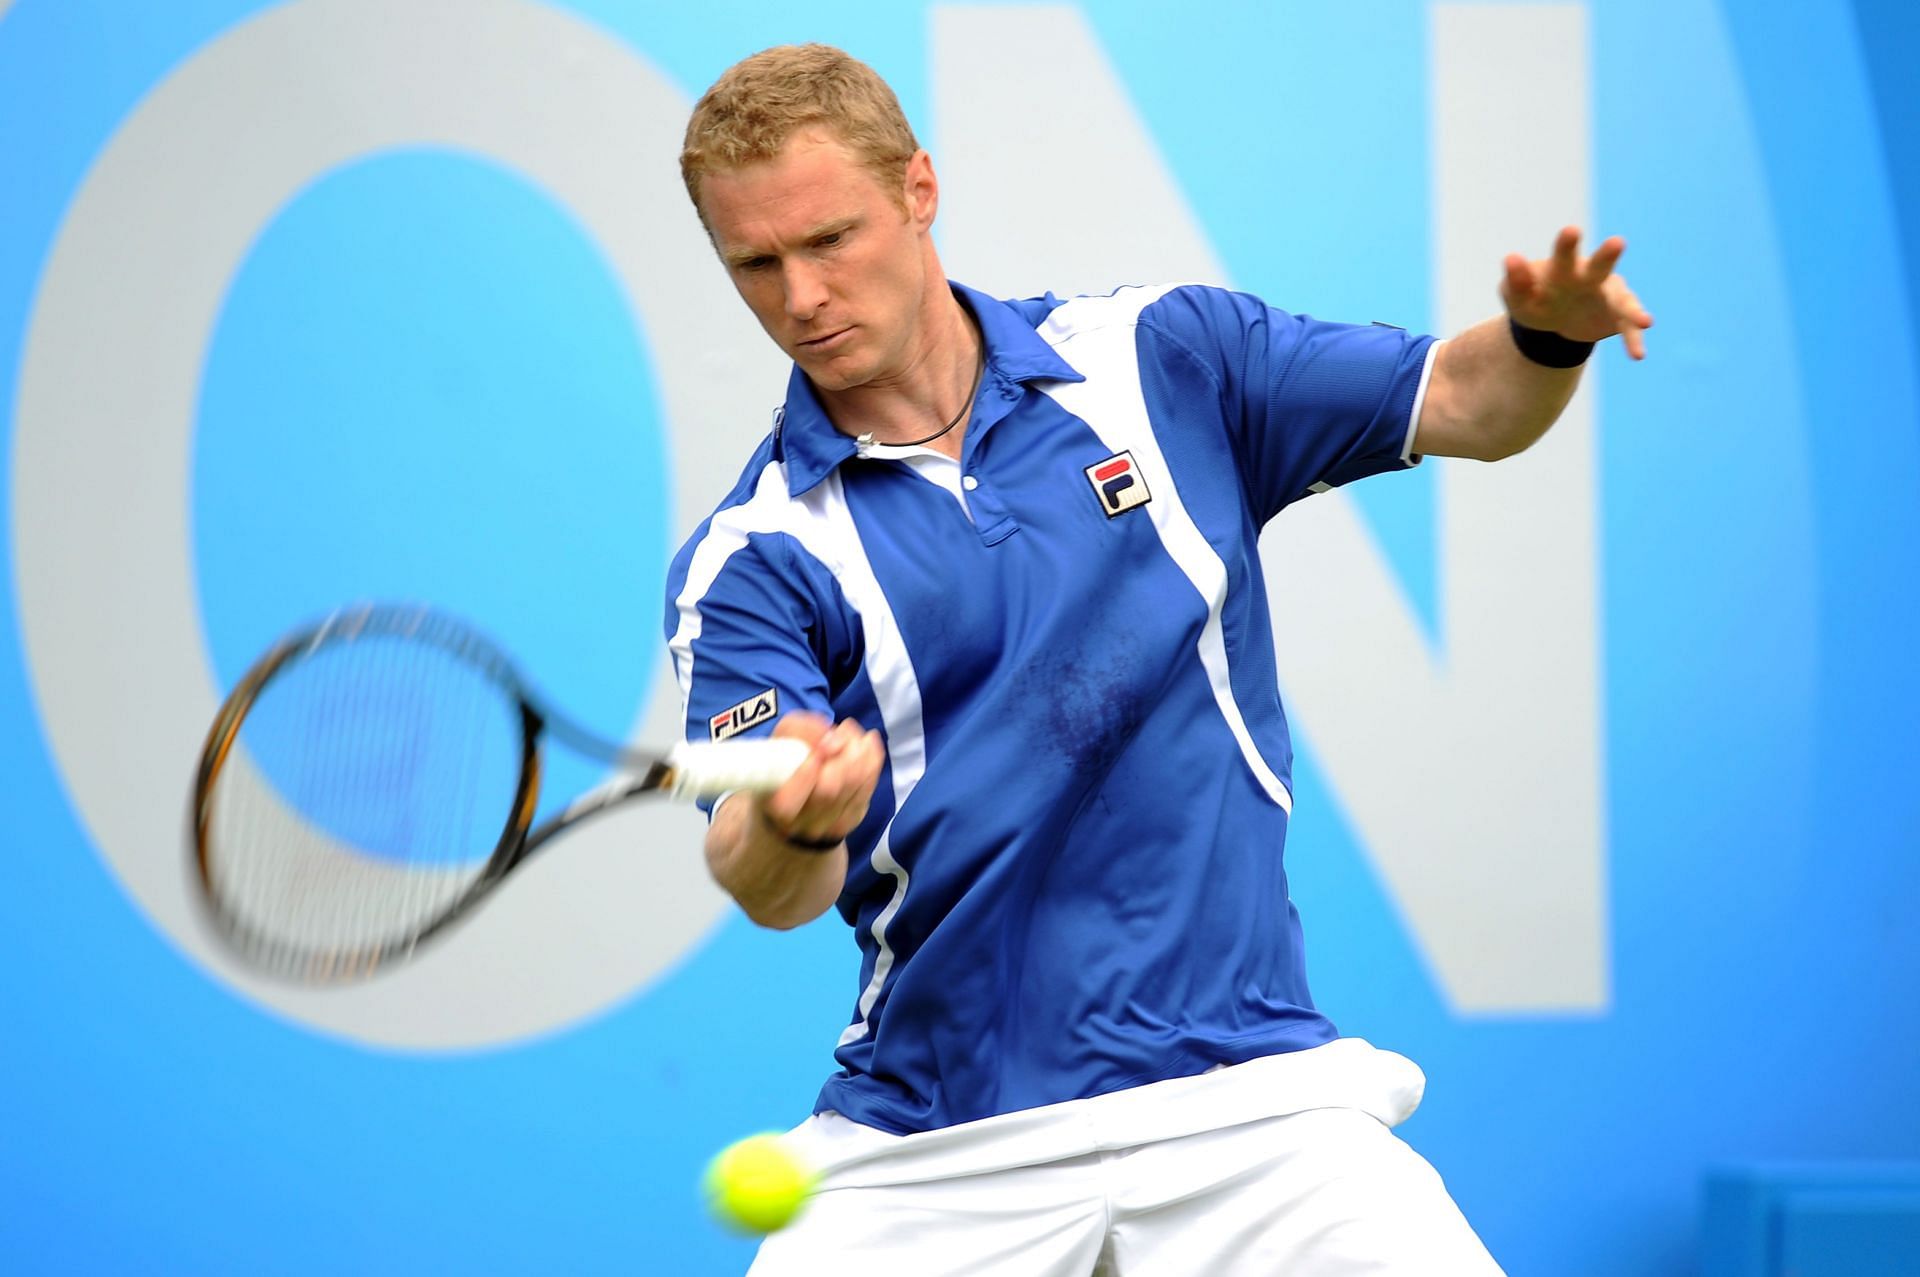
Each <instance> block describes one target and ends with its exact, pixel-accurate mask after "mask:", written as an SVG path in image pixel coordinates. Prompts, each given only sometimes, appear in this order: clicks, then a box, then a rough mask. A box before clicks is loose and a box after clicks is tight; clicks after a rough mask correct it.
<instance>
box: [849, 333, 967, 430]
mask: <svg viewBox="0 0 1920 1277" xmlns="http://www.w3.org/2000/svg"><path fill="white" fill-rule="evenodd" d="M986 371H987V338H986V334H985V333H982V334H980V357H979V359H977V360H975V361H974V368H973V389H971V390H969V391H968V392H967V400H966V402H965V403H963V404H961V405H960V411H959V412H956V413H954V414H953V420H952V421H949V422H948V423H947V424H946V425H944V426H942V427H940V428H939V429H938V430H936V431H934V432H933V433H932V434H930V435H928V436H927V437H926V438H924V439H909V440H907V442H905V443H889V444H885V445H883V446H884V447H888V448H918V447H919V446H921V445H922V444H927V443H932V442H933V441H934V440H935V439H938V438H939V437H940V436H941V435H943V434H945V433H947V431H949V430H951V429H953V428H954V427H955V426H957V425H959V424H960V423H961V422H962V421H963V420H965V419H966V416H967V412H968V411H969V410H970V409H971V408H972V407H973V401H974V398H975V396H977V395H978V394H979V393H980V378H981V377H983V376H984V375H985V374H986ZM856 442H858V443H859V445H860V446H861V447H863V448H871V447H872V446H873V435H872V434H871V433H868V434H864V435H861V436H860V437H859V439H858V440H857V441H856Z"/></svg>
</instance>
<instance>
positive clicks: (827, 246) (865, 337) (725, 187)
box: [700, 130, 946, 392]
mask: <svg viewBox="0 0 1920 1277" xmlns="http://www.w3.org/2000/svg"><path fill="white" fill-rule="evenodd" d="M902 190H904V192H905V195H906V199H907V209H906V210H905V211H903V210H902V209H901V206H900V194H901V192H900V191H897V190H896V191H889V190H887V189H886V188H885V187H884V186H883V185H882V184H881V182H880V180H879V179H878V178H877V177H876V176H875V175H874V173H873V172H872V170H870V169H868V168H867V167H866V166H864V165H862V164H861V163H860V162H859V161H858V160H856V159H855V158H854V157H853V155H852V153H851V152H849V151H848V150H847V148H846V147H845V146H844V145H843V144H842V143H840V142H839V141H838V140H837V139H835V138H834V137H832V136H831V135H830V134H828V133H827V132H825V131H824V130H803V131H801V132H800V133H797V134H795V135H794V137H793V138H791V139H790V140H789V141H788V142H787V145H786V146H785V148H783V149H782V150H781V152H780V154H779V155H777V156H775V157H774V158H773V159H771V160H766V161H764V162H761V163H758V164H750V165H747V166H746V167H744V168H738V169H727V170H722V171H720V172H715V173H709V174H707V175H706V177H705V178H703V179H702V181H701V183H700V207H701V211H702V212H703V213H704V214H705V215H706V220H707V227H708V230H709V231H710V232H711V234H712V236H713V242H714V247H715V248H716V249H718V250H719V253H720V260H721V261H722V263H724V264H725V266H726V268H727V272H728V274H729V275H731V276H732V278H733V284H734V287H735V288H737V289H739V290H740V296H741V298H742V299H743V300H745V302H746V303H747V305H748V307H749V308H751V309H752V311H753V314H754V318H756V319H758V320H759V321H760V326H761V327H762V328H765V329H766V330H767V335H768V336H769V337H771V338H773V340H774V342H775V343H776V344H778V345H779V347H780V349H782V350H784V351H785V352H786V353H787V354H788V355H789V356H791V357H792V359H793V361H794V362H795V363H797V364H799V365H800V367H801V369H802V370H803V371H804V372H805V373H806V374H807V376H808V377H809V378H811V379H812V380H813V383H814V385H815V386H817V387H819V388H820V389H821V390H824V391H829V392H831V391H839V390H847V389H851V388H854V387H857V386H870V385H885V384H888V383H889V382H892V381H894V380H896V379H898V378H900V377H901V376H902V375H903V374H904V373H905V372H906V370H907V369H908V368H910V367H911V366H912V365H913V363H914V362H915V361H916V360H917V359H918V358H919V357H920V356H921V353H922V350H921V345H920V343H921V340H922V337H923V333H922V327H921V319H922V316H923V314H924V310H925V307H926V304H927V295H928V286H929V280H928V278H927V277H928V274H929V270H928V265H929V263H930V262H931V261H932V260H933V259H932V257H931V255H930V254H929V253H928V251H927V243H926V238H925V237H926V232H927V230H928V228H929V227H930V226H931V225H932V222H933V210H934V205H935V203H936V192H935V188H934V183H933V169H932V166H931V164H930V163H928V161H927V157H926V153H925V152H924V151H923V152H921V153H919V154H918V155H916V156H914V158H913V160H912V161H910V162H909V164H908V166H907V173H906V178H905V182H904V186H903V188H902ZM933 273H935V274H937V271H935V272H933ZM932 283H933V284H935V285H936V286H937V287H939V288H940V289H942V290H944V289H945V288H946V283H945V281H944V280H934V281H932Z"/></svg>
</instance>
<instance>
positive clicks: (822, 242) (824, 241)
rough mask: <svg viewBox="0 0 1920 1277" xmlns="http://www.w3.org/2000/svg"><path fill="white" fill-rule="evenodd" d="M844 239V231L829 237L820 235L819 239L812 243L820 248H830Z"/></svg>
mask: <svg viewBox="0 0 1920 1277" xmlns="http://www.w3.org/2000/svg"><path fill="white" fill-rule="evenodd" d="M844 238H846V233H845V232H844V231H835V232H833V233H832V234H831V235H822V236H821V237H820V238H819V239H817V240H815V241H813V242H814V243H815V244H817V245H819V246H820V247H821V248H832V247H833V246H834V245H836V244H838V243H839V242H840V241H841V240H842V239H844Z"/></svg>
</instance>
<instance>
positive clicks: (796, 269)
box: [785, 261, 827, 320]
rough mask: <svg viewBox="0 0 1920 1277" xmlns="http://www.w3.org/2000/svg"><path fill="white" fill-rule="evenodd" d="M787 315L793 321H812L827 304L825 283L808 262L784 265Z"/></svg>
mask: <svg viewBox="0 0 1920 1277" xmlns="http://www.w3.org/2000/svg"><path fill="white" fill-rule="evenodd" d="M785 282H786V293H787V314H789V315H791V316H792V317H793V318H795V319H802V320H805V319H812V318H813V317H814V316H815V315H816V314H818V313H819V311H820V308H821V307H822V306H824V305H826V304H827V286H826V281H825V280H823V279H822V278H821V276H820V271H819V269H818V268H817V267H815V266H814V265H813V264H812V263H810V262H803V261H796V262H788V263H787V265H786V281H785Z"/></svg>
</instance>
